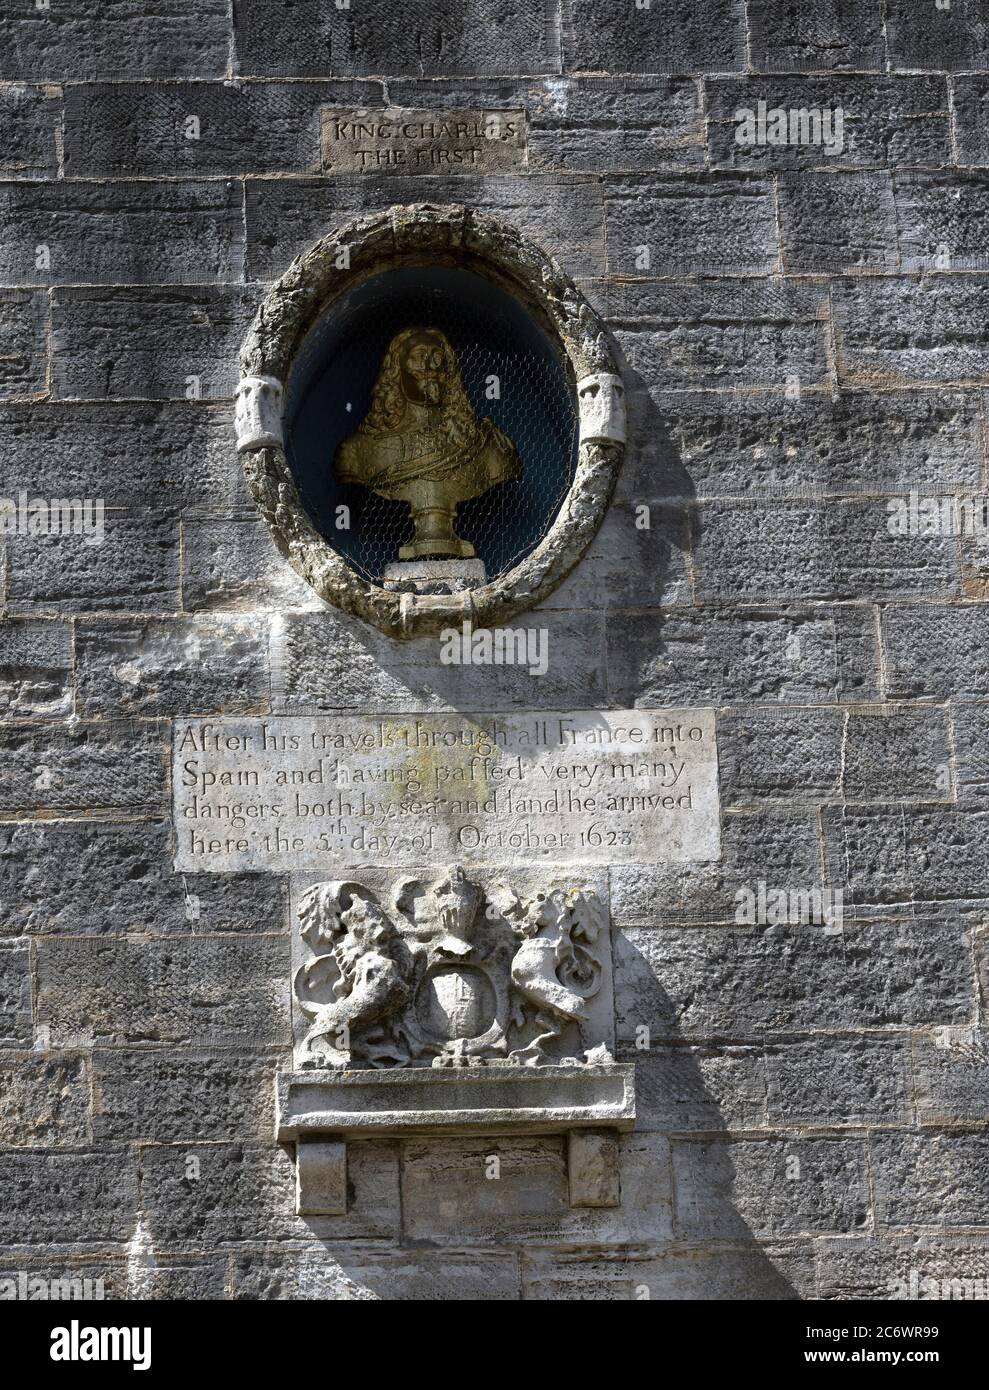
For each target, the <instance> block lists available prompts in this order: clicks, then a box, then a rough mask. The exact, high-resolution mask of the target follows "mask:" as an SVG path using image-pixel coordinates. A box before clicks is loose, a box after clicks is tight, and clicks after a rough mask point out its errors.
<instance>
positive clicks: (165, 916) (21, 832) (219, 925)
mask: <svg viewBox="0 0 989 1390" xmlns="http://www.w3.org/2000/svg"><path fill="white" fill-rule="evenodd" d="M97 883H98V884H99V892H98V893H95V892H94V891H93V885H94V884H97ZM287 913H288V903H287V891H286V888H285V885H284V883H283V881H282V879H280V878H279V877H278V876H277V875H273V874H209V875H203V876H202V877H200V878H198V879H196V880H195V882H193V881H191V880H189V879H187V878H185V877H184V876H183V875H182V874H176V873H173V871H172V828H171V825H170V824H166V823H165V822H164V821H126V822H124V823H122V824H114V823H113V822H111V821H77V820H63V821H33V822H29V823H24V822H22V823H20V824H9V823H8V824H6V825H3V826H0V929H2V931H3V932H4V933H5V934H6V933H10V934H15V935H20V934H21V933H23V932H27V933H30V934H31V935H47V934H49V933H57V934H60V935H70V936H79V935H83V934H90V933H92V934H93V935H95V936H100V935H110V934H121V933H124V932H144V933H149V932H152V931H153V932H155V933H158V934H164V933H166V932H176V933H180V934H184V933H192V934H199V933H204V932H205V933H215V932H224V931H233V932H273V933H277V932H280V931H282V930H283V929H284V928H285V927H286V925H287Z"/></svg>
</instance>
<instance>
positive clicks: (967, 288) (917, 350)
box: [832, 275, 989, 390]
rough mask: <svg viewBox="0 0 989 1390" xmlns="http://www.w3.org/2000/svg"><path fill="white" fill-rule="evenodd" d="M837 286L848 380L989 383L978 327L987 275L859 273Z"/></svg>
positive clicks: (881, 385) (838, 335)
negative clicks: (896, 276)
mask: <svg viewBox="0 0 989 1390" xmlns="http://www.w3.org/2000/svg"><path fill="white" fill-rule="evenodd" d="M832 292H833V296H834V316H835V340H836V345H837V358H838V376H839V380H841V381H842V382H847V383H848V384H849V385H855V386H865V387H872V388H873V389H876V388H878V389H882V390H885V389H887V388H890V387H894V388H895V387H900V386H907V385H910V384H912V383H914V382H916V383H920V384H923V383H935V382H945V383H946V384H949V385H952V386H957V385H976V384H979V385H984V384H986V383H987V382H989V347H987V345H986V343H985V341H984V339H983V336H982V334H981V332H980V330H979V327H978V326H979V324H981V322H982V321H983V319H984V318H985V315H986V313H987V307H989V278H987V277H985V276H983V275H954V276H952V275H929V276H924V277H923V278H921V279H920V280H905V279H892V278H886V277H883V276H878V277H859V278H857V279H847V280H838V281H835V283H834V285H833V291H832Z"/></svg>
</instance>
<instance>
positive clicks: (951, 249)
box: [895, 171, 989, 271]
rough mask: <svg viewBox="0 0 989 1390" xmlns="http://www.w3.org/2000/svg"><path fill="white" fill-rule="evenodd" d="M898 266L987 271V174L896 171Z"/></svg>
mask: <svg viewBox="0 0 989 1390" xmlns="http://www.w3.org/2000/svg"><path fill="white" fill-rule="evenodd" d="M895 183H896V218H897V223H898V226H899V239H900V253H901V257H902V268H903V269H904V270H920V271H924V270H986V269H989V230H987V223H989V174H979V173H977V172H974V171H973V172H968V173H965V174H962V173H954V172H950V173H935V174H897V175H896V180H895Z"/></svg>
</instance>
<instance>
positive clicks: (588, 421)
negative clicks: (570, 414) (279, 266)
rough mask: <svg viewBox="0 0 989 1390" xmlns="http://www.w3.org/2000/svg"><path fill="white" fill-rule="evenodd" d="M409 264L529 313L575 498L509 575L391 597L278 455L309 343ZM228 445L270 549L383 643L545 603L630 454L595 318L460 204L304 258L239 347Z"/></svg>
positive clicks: (489, 621)
mask: <svg viewBox="0 0 989 1390" xmlns="http://www.w3.org/2000/svg"><path fill="white" fill-rule="evenodd" d="M407 265H423V266H426V265H442V266H456V267H459V268H461V269H466V270H472V271H474V272H475V273H476V274H478V275H481V276H483V277H485V278H486V279H488V280H491V281H493V282H494V283H495V284H497V285H500V286H501V287H502V288H503V289H505V290H507V291H508V292H509V293H510V294H512V295H514V296H515V298H516V299H517V300H518V301H519V302H520V303H521V304H522V305H523V306H524V307H525V308H526V309H527V310H528V311H529V313H531V314H532V315H533V317H534V318H535V319H536V321H537V323H539V324H540V326H541V327H542V328H543V329H544V330H545V331H546V332H547V333H548V335H549V337H550V340H551V341H552V342H553V343H554V345H556V347H557V348H558V351H559V352H560V354H561V359H562V360H563V361H564V363H565V364H568V370H567V375H568V377H569V378H571V384H572V387H573V389H574V391H575V392H576V395H577V406H578V410H579V417H580V445H579V451H578V459H577V468H576V473H575V475H574V479H573V482H572V484H571V486H570V490H569V492H568V493H567V495H566V497H565V498H564V500H563V503H562V504H561V506H560V510H559V512H558V514H557V516H556V518H555V520H554V521H553V524H552V526H551V527H550V529H549V531H548V532H547V533H546V535H545V536H544V537H543V539H542V540H541V541H540V543H539V544H538V545H537V546H536V548H535V549H534V550H533V551H532V552H531V553H530V554H529V555H527V556H526V557H525V558H524V559H523V560H521V561H520V562H519V563H518V564H517V565H516V566H515V567H514V568H513V569H510V570H506V571H505V573H504V574H501V575H499V576H498V577H497V578H496V579H493V580H491V581H490V582H488V583H486V584H484V585H482V586H481V587H479V588H477V589H473V590H468V591H466V592H462V593H455V594H441V595H437V594H430V595H425V594H408V593H402V594H399V593H393V592H391V591H390V590H388V589H384V588H381V587H380V586H378V585H376V584H372V583H369V582H368V581H367V580H365V579H363V578H362V577H361V576H360V575H359V574H358V573H357V572H356V571H355V570H354V569H352V568H351V566H350V565H349V564H348V563H347V561H346V560H345V559H344V557H343V555H341V554H340V553H339V552H338V551H336V550H335V549H334V548H333V546H332V545H330V543H329V542H328V541H327V540H326V539H325V538H324V537H323V536H322V535H320V533H319V532H318V531H317V530H316V528H315V526H314V525H313V523H312V521H311V520H310V519H309V516H308V514H307V513H306V511H305V509H304V507H303V506H302V503H301V501H300V498H299V494H298V491H297V489H296V486H295V482H294V480H293V478H292V474H291V471H290V469H289V465H288V461H287V459H286V455H285V448H284V436H283V426H282V401H283V399H284V383H286V382H287V381H288V379H289V373H290V371H291V368H292V363H293V360H294V358H295V356H296V354H297V353H298V351H299V349H300V348H301V346H302V343H303V340H304V339H305V337H306V334H307V333H308V332H309V330H310V329H311V328H312V327H313V325H314V324H315V323H316V321H317V319H318V318H319V317H320V316H321V315H322V314H324V313H325V312H326V310H327V309H329V308H331V307H332V305H333V303H334V301H336V300H337V299H338V298H339V297H340V296H341V295H342V294H344V293H345V292H346V291H348V290H351V289H353V288H354V287H355V286H356V285H358V284H360V283H362V282H363V281H365V280H368V279H370V278H371V276H373V275H378V274H380V273H382V272H383V271H386V270H391V269H394V268H397V267H399V266H407ZM241 370H242V379H241V382H240V385H239V387H238V390H237V411H236V430H237V448H238V451H239V452H240V453H241V455H242V458H243V464H244V472H245V475H246V478H247V484H248V487H249V489H250V492H251V495H252V496H253V498H254V501H255V502H256V504H257V506H258V509H259V511H260V512H261V515H262V516H263V517H264V519H265V521H266V522H267V524H268V528H269V530H270V531H271V534H272V536H273V538H274V541H275V544H276V546H277V547H278V550H279V551H280V552H281V554H282V555H284V556H285V558H286V559H287V560H288V562H289V564H290V565H291V566H292V568H293V569H294V570H295V571H296V572H297V573H298V574H299V575H301V577H302V578H303V579H304V580H305V581H306V583H307V584H309V585H310V587H311V588H312V589H314V590H315V592H316V593H317V594H318V595H319V597H320V598H321V599H323V600H324V601H325V602H327V603H331V604H333V605H335V606H336V607H337V608H340V609H342V610H343V611H344V612H346V613H350V614H352V615H353V616H354V617H357V618H361V619H363V620H364V622H367V623H371V624H372V625H373V626H374V627H376V628H379V629H380V630H381V631H382V632H384V633H387V634H388V636H390V637H395V638H409V637H418V636H421V635H423V634H426V633H431V632H436V631H438V630H439V629H440V628H444V627H450V626H460V624H462V623H464V622H467V623H470V625H471V626H472V627H494V626H497V625H499V624H500V623H503V622H504V621H506V620H507V619H509V618H511V617H512V616H513V615H514V614H516V613H519V612H521V611H522V610H523V609H526V608H531V607H532V606H533V605H534V604H536V603H539V602H541V601H542V600H543V599H545V598H547V597H548V595H549V594H551V593H552V592H553V590H554V589H555V588H556V587H557V585H558V584H560V583H561V582H562V580H563V579H564V578H565V577H566V576H567V574H568V573H569V572H570V570H571V569H572V568H573V567H574V565H575V564H576V563H577V561H578V560H579V559H580V557H581V556H582V555H583V553H584V551H585V550H586V549H587V547H588V546H589V545H590V543H591V541H592V540H593V538H594V536H595V534H596V533H597V530H598V528H599V526H600V525H601V522H602V521H603V520H604V516H605V513H606V511H607V509H608V504H609V502H610V500H611V494H612V492H613V490H614V486H615V481H616V479H617V477H618V471H619V468H620V467H621V462H622V457H623V454H624V447H625V406H624V387H623V384H622V380H621V374H620V372H619V369H618V364H617V362H616V360H615V358H614V355H613V353H612V350H611V347H610V345H609V343H608V339H607V336H606V334H605V331H604V327H603V325H602V324H601V321H600V320H599V318H598V317H597V315H596V314H595V312H594V310H593V309H592V308H591V306H590V305H589V304H588V303H587V301H586V299H585V298H584V296H583V295H582V294H581V293H580V291H579V290H578V289H577V287H576V285H575V284H574V283H573V281H572V280H571V279H570V278H569V276H567V275H566V274H565V273H564V272H563V271H562V270H561V269H560V267H559V266H558V265H557V263H556V262H555V261H554V260H553V259H552V258H551V257H550V256H548V255H547V254H546V253H545V252H544V251H542V250H541V249H540V248H539V247H538V246H536V245H535V244H534V243H533V242H532V241H530V240H529V239H528V238H527V237H525V236H523V235H522V233H521V232H519V231H518V230H517V229H516V228H515V227H512V226H511V225H509V224H508V223H505V222H502V221H500V220H499V219H496V218H494V217H489V216H487V215H486V214H481V213H478V212H476V211H475V210H474V209H471V208H466V207H460V206H442V207H441V206H433V205H430V204H425V203H416V204H411V205H408V206H400V207H392V208H390V209H388V211H386V212H382V213H376V214H374V215H371V216H367V217H360V218H357V219H356V220H354V221H352V222H349V223H347V224H346V225H344V226H342V227H340V228H339V229H338V230H337V231H334V232H331V233H330V234H329V235H328V236H326V237H324V238H323V240H322V241H319V242H317V243H316V245H315V246H313V247H311V248H310V249H309V250H308V251H306V252H305V253H304V254H303V255H301V256H299V257H298V258H297V259H296V260H295V261H293V262H292V265H291V266H290V267H289V269H288V270H287V271H286V272H285V274H284V275H283V276H282V278H281V279H280V280H279V281H278V282H277V283H276V284H275V285H274V286H273V287H272V288H271V290H270V291H269V292H268V294H267V295H266V297H265V299H264V301H263V302H262V304H261V307H260V308H259V309H258V312H257V315H256V316H255V319H254V322H253V324H252V325H251V329H250V332H249V333H248V335H247V338H246V340H245V342H244V346H243V348H242V350H241Z"/></svg>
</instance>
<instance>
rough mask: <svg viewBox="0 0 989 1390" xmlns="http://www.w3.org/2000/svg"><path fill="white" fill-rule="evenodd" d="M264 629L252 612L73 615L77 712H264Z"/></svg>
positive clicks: (103, 714)
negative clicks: (93, 618)
mask: <svg viewBox="0 0 989 1390" xmlns="http://www.w3.org/2000/svg"><path fill="white" fill-rule="evenodd" d="M267 637H268V634H267V629H266V626H265V625H264V624H263V623H259V622H258V621H257V620H256V619H250V620H248V619H242V618H205V619H204V618H174V619H173V618H169V619H162V620H150V621H142V622H136V623H135V622H85V623H80V624H78V625H77V628H76V681H77V692H76V709H77V712H78V713H79V714H82V715H83V716H90V717H94V718H98V717H103V718H109V717H112V716H113V715H114V714H133V715H152V716H154V715H171V714H188V713H192V712H195V713H196V714H222V713H224V712H238V713H243V714H255V713H257V714H261V713H264V712H265V711H266V709H267V707H268V698H269V692H268V674H267V654H268V641H267Z"/></svg>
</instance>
